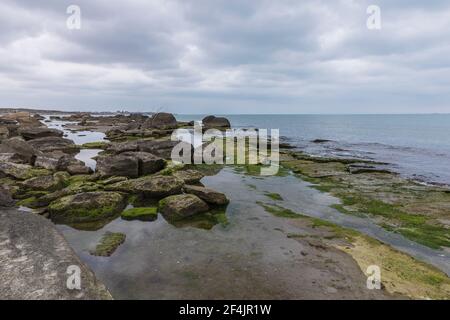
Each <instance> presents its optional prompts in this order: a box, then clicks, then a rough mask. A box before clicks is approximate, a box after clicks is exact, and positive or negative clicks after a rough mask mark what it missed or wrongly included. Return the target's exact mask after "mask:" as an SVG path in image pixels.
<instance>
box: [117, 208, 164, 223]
mask: <svg viewBox="0 0 450 320" xmlns="http://www.w3.org/2000/svg"><path fill="white" fill-rule="evenodd" d="M121 217H122V219H124V220H141V221H154V220H156V219H157V218H158V208H156V207H147V208H131V209H127V210H125V211H123V212H122V214H121Z"/></svg>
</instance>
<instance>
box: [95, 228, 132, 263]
mask: <svg viewBox="0 0 450 320" xmlns="http://www.w3.org/2000/svg"><path fill="white" fill-rule="evenodd" d="M125 238H126V236H125V234H123V233H118V232H117V233H115V232H109V231H107V232H105V233H104V234H103V237H102V239H101V240H100V242H99V244H97V246H96V247H95V250H91V251H90V254H92V255H93V256H100V257H110V256H111V255H112V254H113V253H114V252H115V251H116V249H117V248H118V247H119V246H120V245H121V244H122V243H124V242H125Z"/></svg>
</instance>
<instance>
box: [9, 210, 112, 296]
mask: <svg viewBox="0 0 450 320" xmlns="http://www.w3.org/2000/svg"><path fill="white" fill-rule="evenodd" d="M0 219H1V221H2V223H0V253H1V254H0V297H1V298H2V299H25V300H29V299H39V300H41V299H52V300H53V299H55V300H61V299H70V300H72V299H74V300H78V299H112V297H111V295H110V293H109V292H108V290H107V289H106V287H105V286H104V285H103V284H102V283H101V282H100V281H98V280H97V279H96V277H95V275H94V274H93V273H92V271H91V270H90V269H89V268H88V267H86V265H85V264H84V263H82V262H81V260H80V259H79V258H78V257H77V255H76V254H75V252H74V251H73V250H72V249H71V247H70V246H69V244H68V243H67V241H66V240H65V239H64V237H63V236H62V235H61V234H60V233H59V232H58V231H57V230H56V229H55V227H54V225H53V224H52V223H51V222H50V221H49V220H47V219H45V218H43V217H41V216H38V215H36V214H32V213H27V212H19V211H17V210H15V209H1V210H0ZM70 266H77V267H78V268H80V270H81V273H80V275H81V283H82V286H81V290H76V289H75V290H70V289H68V288H67V280H68V276H69V274H68V273H67V270H68V268H69V267H70Z"/></svg>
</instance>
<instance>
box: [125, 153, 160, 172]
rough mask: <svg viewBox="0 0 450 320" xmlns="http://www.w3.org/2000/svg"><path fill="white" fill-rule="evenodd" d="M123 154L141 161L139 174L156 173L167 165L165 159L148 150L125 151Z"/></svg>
mask: <svg viewBox="0 0 450 320" xmlns="http://www.w3.org/2000/svg"><path fill="white" fill-rule="evenodd" d="M121 156H128V157H132V158H136V159H137V160H138V163H139V169H138V172H139V176H143V175H147V174H152V173H156V172H158V171H160V170H162V169H164V166H165V165H166V161H164V159H162V158H160V157H157V156H154V155H153V154H151V153H148V152H125V153H122V154H121Z"/></svg>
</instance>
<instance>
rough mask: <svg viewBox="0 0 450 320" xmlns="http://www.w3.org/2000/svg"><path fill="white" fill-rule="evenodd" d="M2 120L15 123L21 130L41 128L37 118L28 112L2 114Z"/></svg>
mask: <svg viewBox="0 0 450 320" xmlns="http://www.w3.org/2000/svg"><path fill="white" fill-rule="evenodd" d="M1 119H2V120H6V121H8V120H9V121H16V122H17V123H18V124H19V126H20V127H21V128H23V127H41V126H42V123H41V122H40V121H39V119H38V118H36V117H34V116H33V115H32V114H31V113H29V112H12V113H7V114H3V115H2V116H1Z"/></svg>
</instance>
